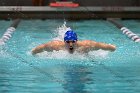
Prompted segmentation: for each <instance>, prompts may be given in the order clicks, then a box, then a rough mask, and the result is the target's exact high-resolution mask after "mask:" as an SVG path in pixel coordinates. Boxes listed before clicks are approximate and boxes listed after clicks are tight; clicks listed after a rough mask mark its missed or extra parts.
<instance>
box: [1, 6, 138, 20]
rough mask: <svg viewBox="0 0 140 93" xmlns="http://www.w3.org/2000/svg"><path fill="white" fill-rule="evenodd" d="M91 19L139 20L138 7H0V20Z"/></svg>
mask: <svg viewBox="0 0 140 93" xmlns="http://www.w3.org/2000/svg"><path fill="white" fill-rule="evenodd" d="M7 18H23V19H37V18H44V19H47V18H49V19H56V18H58V19H61V18H67V19H92V18H140V7H119V6H118V7H90V6H89V7H77V8H68V7H50V6H43V7H40V6H0V19H7Z"/></svg>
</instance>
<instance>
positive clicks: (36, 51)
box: [32, 44, 48, 55]
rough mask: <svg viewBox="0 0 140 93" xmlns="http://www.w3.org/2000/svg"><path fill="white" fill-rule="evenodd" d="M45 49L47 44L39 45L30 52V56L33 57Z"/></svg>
mask: <svg viewBox="0 0 140 93" xmlns="http://www.w3.org/2000/svg"><path fill="white" fill-rule="evenodd" d="M46 48H48V44H42V45H39V46H37V47H36V48H34V49H33V50H32V54H33V55H35V54H37V53H40V52H43V51H44V50H46Z"/></svg>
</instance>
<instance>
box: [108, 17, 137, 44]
mask: <svg viewBox="0 0 140 93" xmlns="http://www.w3.org/2000/svg"><path fill="white" fill-rule="evenodd" d="M107 20H108V21H109V22H111V23H113V24H114V25H115V26H116V27H117V28H119V29H120V30H121V31H122V33H123V34H125V35H126V36H127V37H129V38H130V39H132V40H133V41H134V42H140V37H139V36H138V35H137V34H135V33H133V32H132V31H131V30H130V29H128V28H127V27H125V26H123V25H122V24H120V23H118V22H117V21H116V20H115V19H112V18H108V19H107Z"/></svg>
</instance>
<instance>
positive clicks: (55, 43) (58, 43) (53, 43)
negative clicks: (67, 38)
mask: <svg viewBox="0 0 140 93" xmlns="http://www.w3.org/2000/svg"><path fill="white" fill-rule="evenodd" d="M50 44H52V45H54V46H55V45H56V46H57V45H58V46H62V45H64V42H63V41H60V40H54V41H51V42H50Z"/></svg>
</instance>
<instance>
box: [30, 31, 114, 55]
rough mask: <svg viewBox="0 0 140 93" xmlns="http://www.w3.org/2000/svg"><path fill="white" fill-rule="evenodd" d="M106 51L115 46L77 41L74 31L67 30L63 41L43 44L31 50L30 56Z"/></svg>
mask: <svg viewBox="0 0 140 93" xmlns="http://www.w3.org/2000/svg"><path fill="white" fill-rule="evenodd" d="M99 49H102V50H107V51H115V49H116V46H114V45H111V44H105V43H101V42H95V41H92V40H83V41H78V39H77V35H76V33H75V32H74V31H72V30H69V31H67V32H66V33H65V35H64V41H60V40H54V41H51V42H48V43H45V44H41V45H39V46H37V47H36V48H34V49H33V50H32V54H33V55H34V54H37V53H41V52H43V51H49V52H50V51H53V50H56V51H59V50H66V51H68V52H69V53H71V54H72V53H74V52H75V51H77V52H80V53H87V52H89V51H93V50H99Z"/></svg>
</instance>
